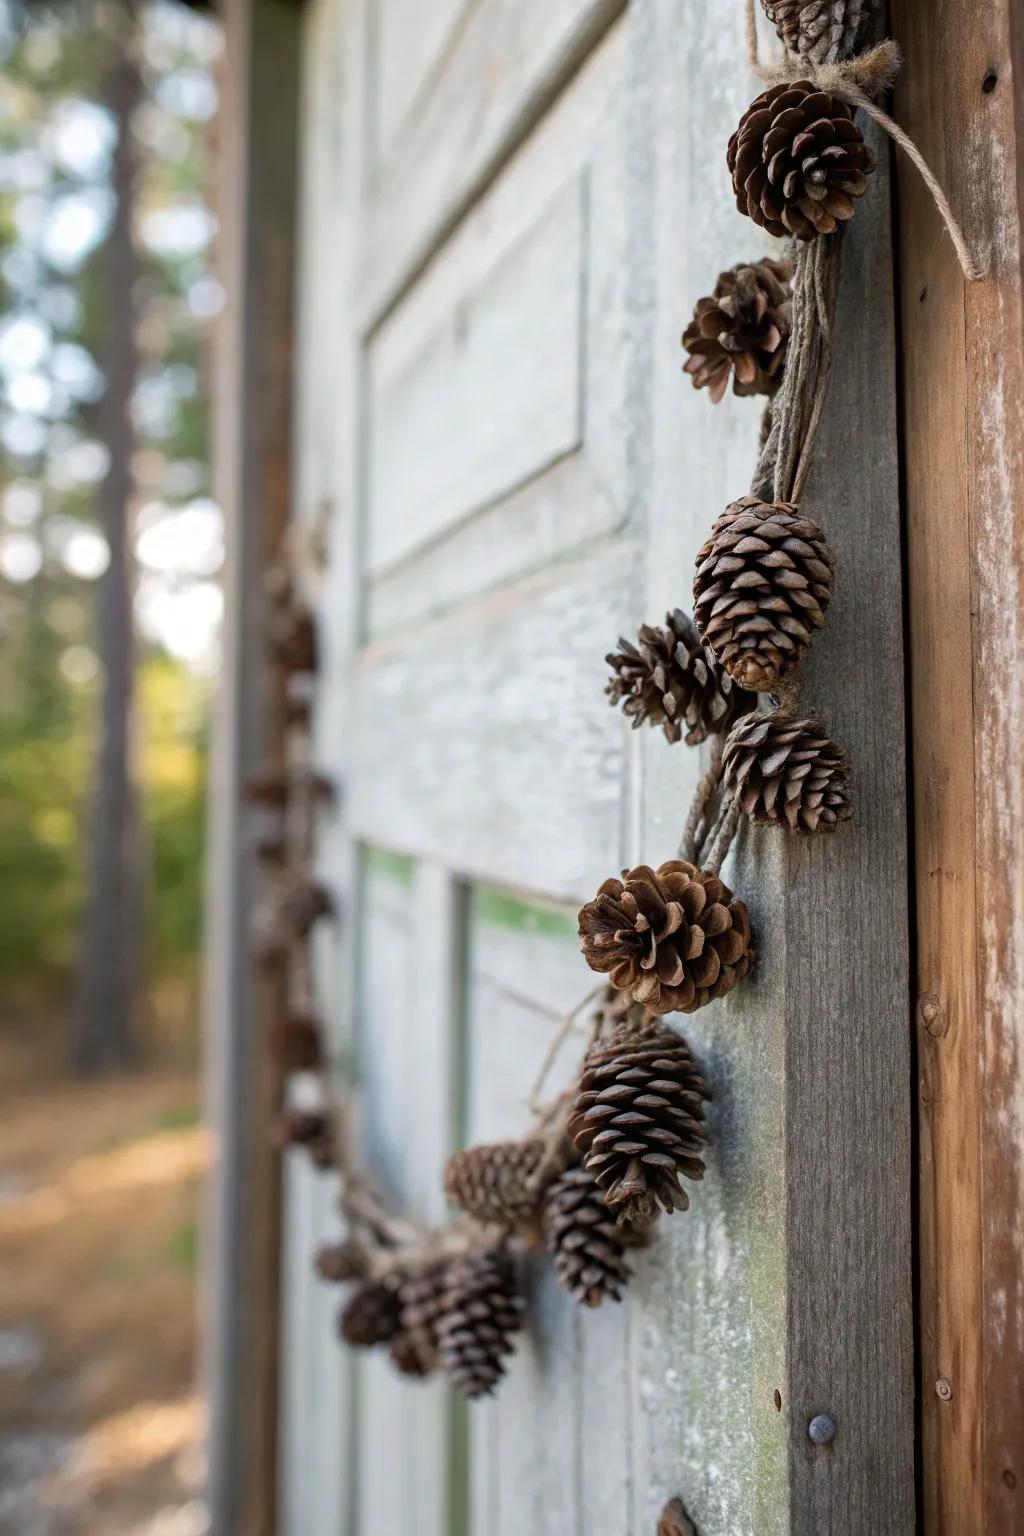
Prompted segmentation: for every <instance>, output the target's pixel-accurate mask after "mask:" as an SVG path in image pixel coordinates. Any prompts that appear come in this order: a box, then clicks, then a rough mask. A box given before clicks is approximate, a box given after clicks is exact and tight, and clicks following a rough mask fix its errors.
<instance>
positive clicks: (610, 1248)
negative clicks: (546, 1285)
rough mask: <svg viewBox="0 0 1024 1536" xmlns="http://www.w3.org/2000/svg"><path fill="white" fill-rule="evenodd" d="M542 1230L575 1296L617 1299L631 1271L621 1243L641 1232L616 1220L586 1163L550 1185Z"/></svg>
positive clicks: (634, 1241)
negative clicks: (634, 1230) (636, 1231)
mask: <svg viewBox="0 0 1024 1536" xmlns="http://www.w3.org/2000/svg"><path fill="white" fill-rule="evenodd" d="M544 1235H545V1238H546V1240H547V1246H548V1251H549V1253H550V1254H551V1255H552V1257H553V1258H554V1263H555V1274H556V1275H557V1276H558V1278H559V1280H560V1281H561V1283H562V1285H564V1286H565V1288H566V1290H567V1291H568V1292H569V1294H570V1295H571V1296H572V1298H573V1300H574V1301H578V1302H581V1303H582V1304H583V1305H584V1306H587V1307H599V1306H600V1305H601V1303H602V1301H604V1300H605V1298H606V1297H610V1298H611V1300H612V1301H618V1300H619V1298H620V1296H621V1295H622V1289H623V1287H624V1286H625V1285H627V1284H628V1282H629V1276H630V1271H629V1265H628V1264H627V1263H626V1249H627V1248H633V1247H636V1246H638V1245H639V1244H640V1243H641V1242H642V1241H643V1238H642V1236H641V1235H640V1234H638V1233H635V1232H633V1231H632V1230H631V1229H630V1228H629V1227H628V1226H626V1225H625V1224H621V1223H617V1222H616V1221H615V1219H614V1217H612V1215H611V1213H610V1212H609V1210H608V1207H607V1205H605V1203H604V1196H603V1195H602V1193H601V1189H600V1186H599V1185H598V1184H597V1183H596V1181H595V1179H594V1175H593V1174H592V1173H590V1172H589V1171H588V1170H587V1169H586V1168H581V1167H579V1166H576V1167H574V1168H567V1169H566V1170H565V1172H564V1173H563V1174H561V1175H560V1176H559V1177H558V1178H557V1179H556V1180H555V1182H554V1183H553V1184H552V1185H551V1186H550V1188H549V1190H548V1193H547V1199H546V1200H545V1202H544Z"/></svg>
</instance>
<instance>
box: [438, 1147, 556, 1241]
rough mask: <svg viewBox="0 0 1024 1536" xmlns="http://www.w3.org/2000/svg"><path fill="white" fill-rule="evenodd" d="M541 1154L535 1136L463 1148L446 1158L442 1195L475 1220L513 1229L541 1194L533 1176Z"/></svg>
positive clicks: (538, 1165)
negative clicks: (524, 1139) (500, 1224)
mask: <svg viewBox="0 0 1024 1536" xmlns="http://www.w3.org/2000/svg"><path fill="white" fill-rule="evenodd" d="M545 1151H546V1147H545V1142H544V1139H543V1137H539V1136H533V1137H530V1138H529V1139H528V1140H526V1141H497V1142H490V1143H488V1144H486V1145H484V1146H480V1147H467V1148H466V1149H465V1150H464V1151H462V1152H456V1153H455V1155H454V1156H453V1157H450V1158H449V1159H448V1164H447V1167H446V1168H445V1170H444V1192H445V1194H446V1195H447V1197H448V1199H449V1200H450V1201H451V1203H452V1205H456V1206H458V1208H459V1210H460V1211H465V1212H466V1214H467V1216H472V1217H473V1218H474V1219H475V1220H476V1221H481V1222H499V1223H502V1224H506V1225H510V1226H515V1225H517V1224H519V1223H520V1222H523V1221H527V1220H529V1218H530V1216H531V1215H532V1214H533V1212H534V1211H535V1210H536V1208H537V1204H538V1201H539V1198H540V1194H541V1191H539V1190H538V1189H537V1185H536V1176H537V1172H538V1169H539V1168H540V1165H541V1163H542V1161H543V1159H544V1154H545Z"/></svg>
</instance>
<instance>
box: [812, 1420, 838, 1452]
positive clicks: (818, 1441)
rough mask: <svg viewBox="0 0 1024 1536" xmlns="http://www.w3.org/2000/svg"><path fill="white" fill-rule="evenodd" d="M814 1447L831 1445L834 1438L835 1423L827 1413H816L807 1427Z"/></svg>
mask: <svg viewBox="0 0 1024 1536" xmlns="http://www.w3.org/2000/svg"><path fill="white" fill-rule="evenodd" d="M807 1433H808V1435H809V1436H810V1438H811V1439H812V1440H813V1441H814V1443H815V1445H831V1444H832V1441H833V1440H834V1439H835V1437H836V1421H835V1419H834V1418H833V1417H832V1415H831V1414H829V1413H816V1414H815V1415H814V1418H813V1419H812V1420H811V1422H810V1423H809V1424H808V1426H807Z"/></svg>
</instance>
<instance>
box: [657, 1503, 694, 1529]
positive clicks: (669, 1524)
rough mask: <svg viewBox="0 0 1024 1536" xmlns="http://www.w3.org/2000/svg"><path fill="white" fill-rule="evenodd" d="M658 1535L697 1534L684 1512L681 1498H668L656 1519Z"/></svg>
mask: <svg viewBox="0 0 1024 1536" xmlns="http://www.w3.org/2000/svg"><path fill="white" fill-rule="evenodd" d="M658 1536H697V1527H696V1526H695V1525H694V1523H693V1521H692V1520H691V1519H690V1517H689V1515H688V1514H687V1513H686V1508H685V1506H684V1504H683V1501H682V1499H670V1500H669V1501H668V1503H667V1504H666V1505H665V1508H664V1509H663V1510H662V1512H661V1519H660V1520H659V1521H658Z"/></svg>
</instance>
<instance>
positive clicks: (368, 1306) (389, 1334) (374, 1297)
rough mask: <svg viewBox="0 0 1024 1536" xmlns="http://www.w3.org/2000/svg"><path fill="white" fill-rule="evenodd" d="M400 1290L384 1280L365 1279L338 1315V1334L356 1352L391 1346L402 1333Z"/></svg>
mask: <svg viewBox="0 0 1024 1536" xmlns="http://www.w3.org/2000/svg"><path fill="white" fill-rule="evenodd" d="M400 1318H401V1308H400V1307H399V1304H398V1288H397V1286H395V1285H391V1284H389V1283H388V1282H387V1281H384V1280H364V1281H363V1283H362V1285H360V1286H357V1287H356V1289H355V1290H354V1291H353V1292H352V1294H351V1296H350V1297H349V1299H348V1301H346V1303H345V1305H344V1306H343V1307H342V1309H341V1311H340V1313H339V1314H338V1332H339V1333H340V1334H341V1337H342V1338H343V1339H344V1340H345V1343H346V1344H351V1345H352V1346H353V1348H355V1349H372V1348H373V1347H374V1346H375V1345H376V1344H387V1343H388V1342H389V1341H390V1340H391V1339H393V1338H394V1336H395V1334H396V1333H397V1332H398V1326H399V1321H400Z"/></svg>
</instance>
